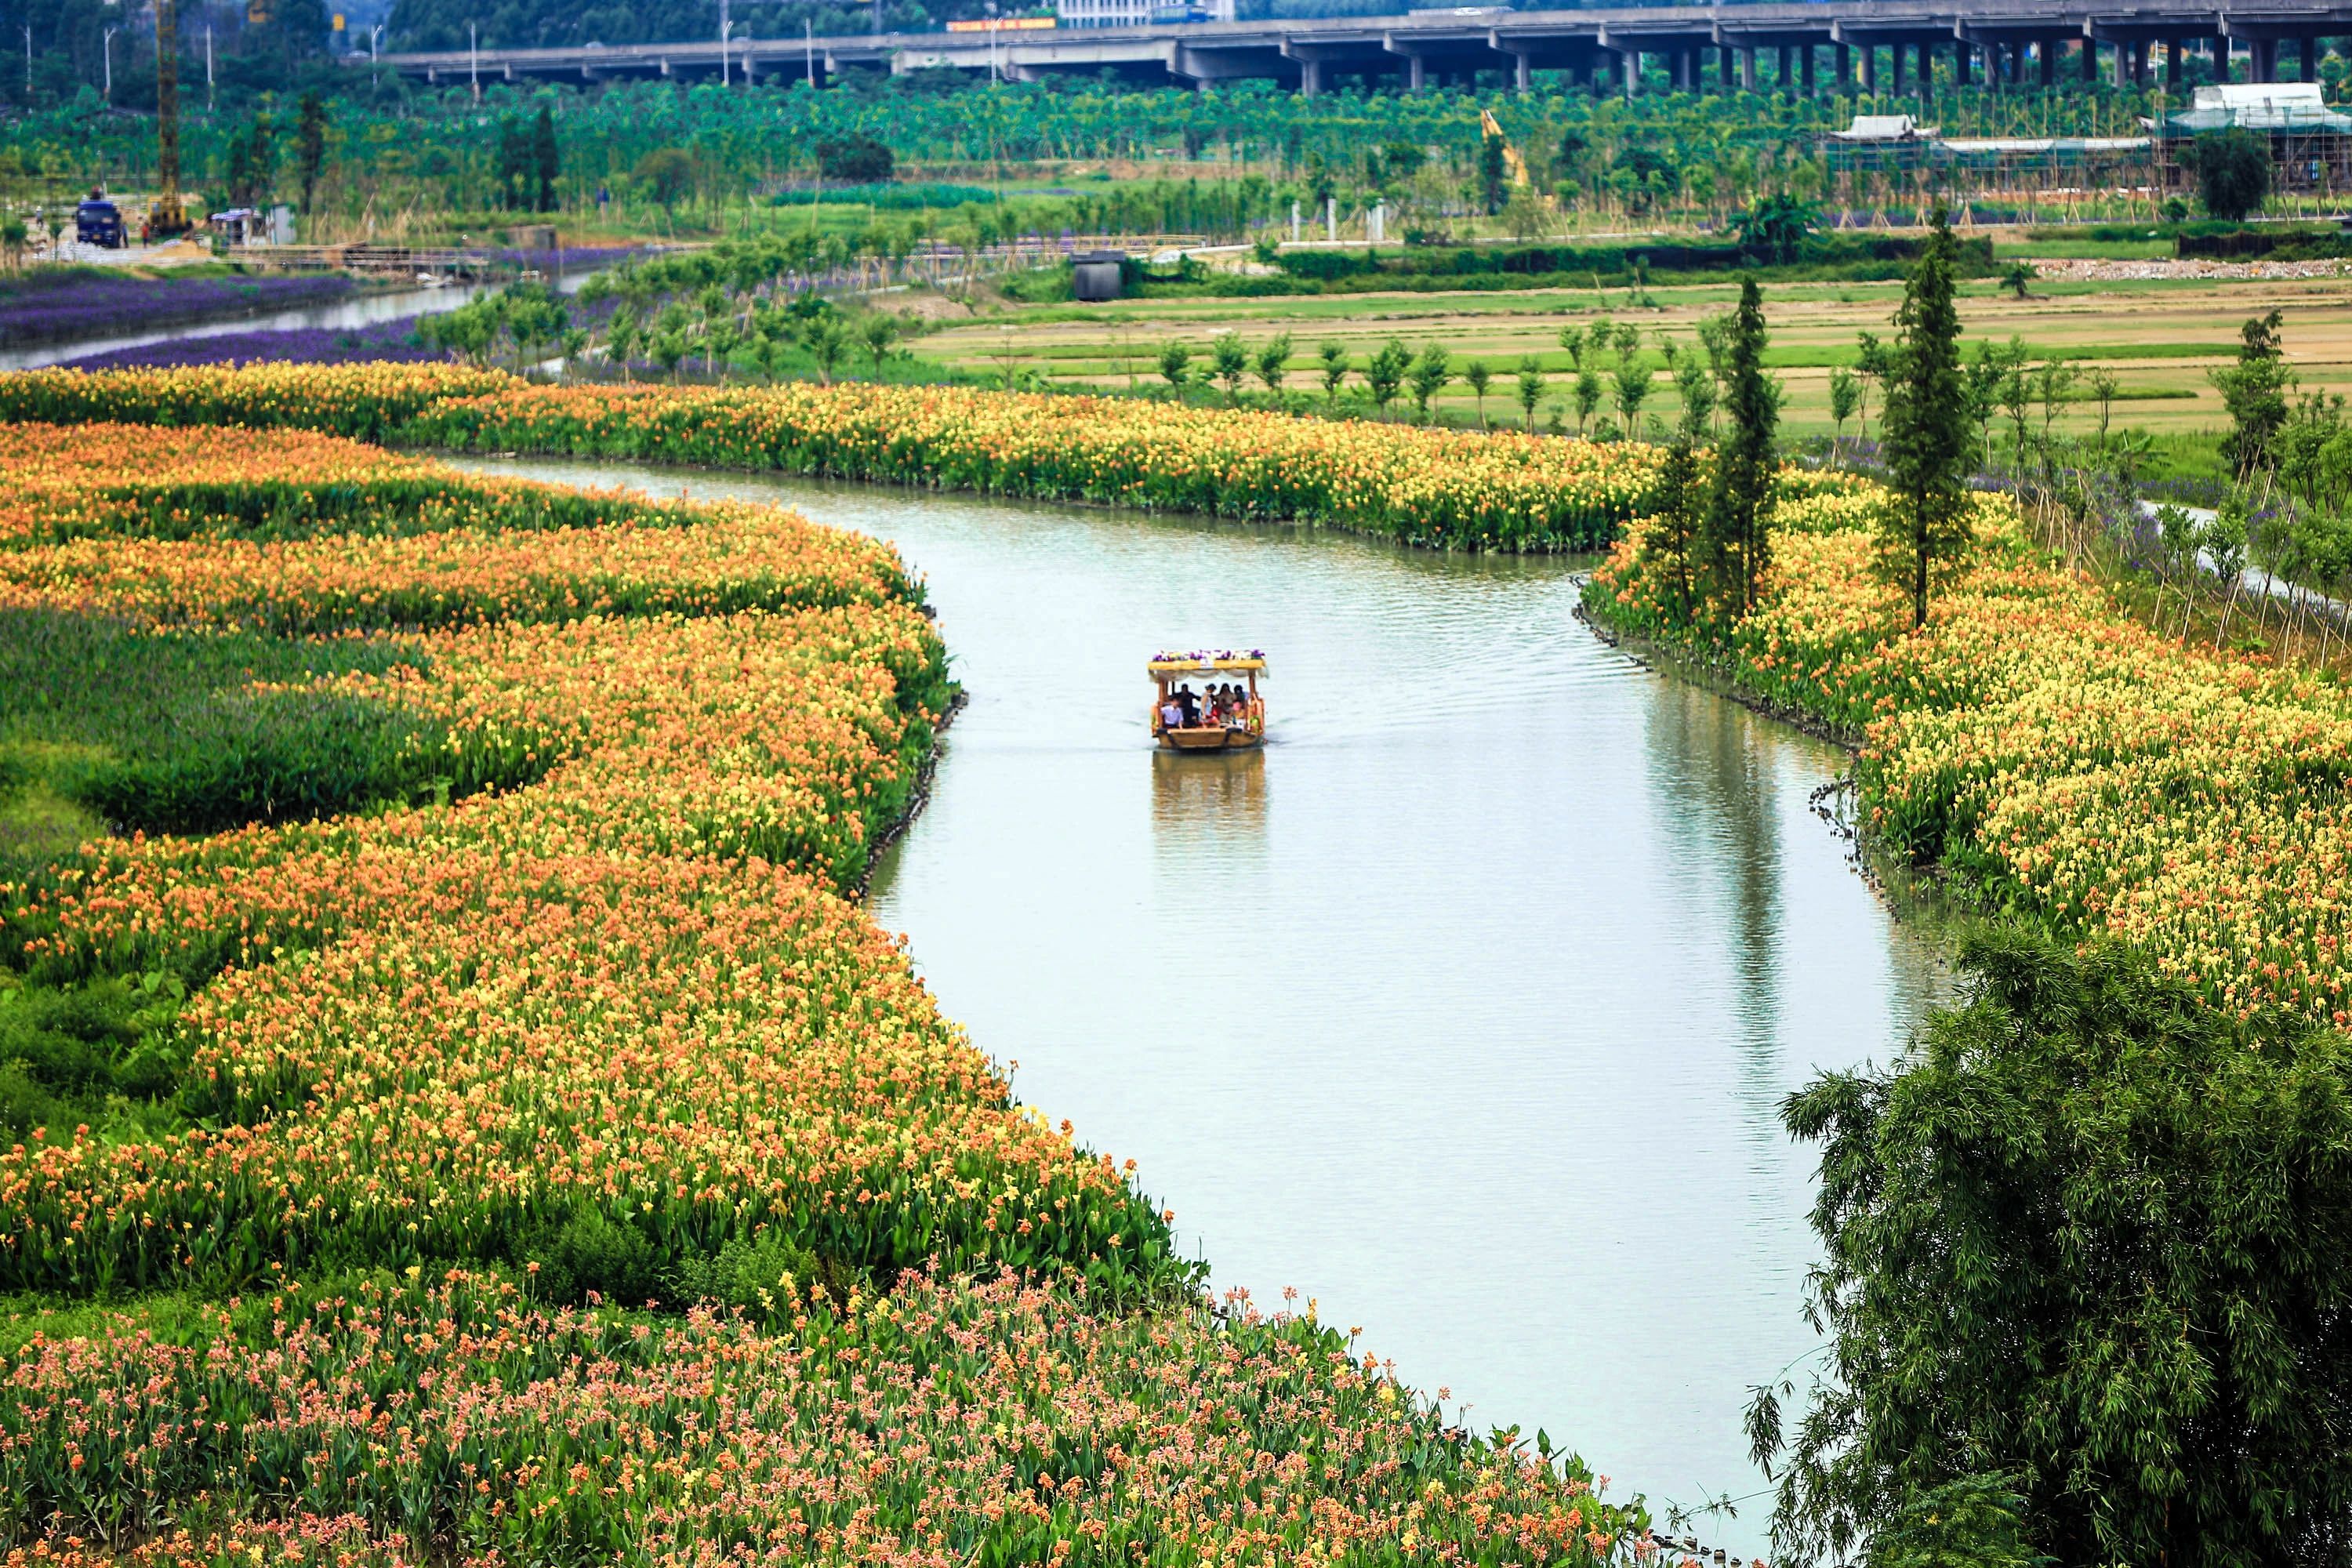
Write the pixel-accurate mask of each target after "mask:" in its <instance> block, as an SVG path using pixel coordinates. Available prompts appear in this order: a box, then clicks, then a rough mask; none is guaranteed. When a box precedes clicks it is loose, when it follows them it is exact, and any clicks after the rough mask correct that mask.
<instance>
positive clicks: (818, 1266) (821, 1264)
mask: <svg viewBox="0 0 2352 1568" xmlns="http://www.w3.org/2000/svg"><path fill="white" fill-rule="evenodd" d="M812 1285H815V1286H820V1287H822V1288H824V1289H825V1290H826V1291H827V1292H828V1293H829V1294H832V1295H835V1296H845V1295H846V1294H847V1292H848V1291H850V1290H851V1289H859V1288H870V1286H871V1279H870V1278H869V1276H868V1275H867V1274H866V1271H865V1270H863V1269H861V1268H855V1267H853V1266H851V1265H848V1264H845V1263H842V1262H840V1261H839V1260H837V1259H830V1258H822V1257H820V1256H818V1255H817V1254H816V1253H815V1252H814V1251H812V1250H811V1249H810V1248H808V1247H803V1246H802V1245H801V1244H799V1243H797V1242H795V1241H793V1240H791V1239H789V1238H788V1237H784V1236H783V1235H782V1233H781V1232H779V1231H777V1230H775V1229H774V1228H772V1227H771V1228H768V1229H765V1230H762V1231H761V1232H760V1234H759V1235H758V1236H757V1237H751V1238H749V1239H747V1238H744V1237H736V1238H734V1239H732V1240H730V1241H729V1242H727V1243H726V1244H725V1245H724V1246H722V1247H719V1251H718V1253H717V1254H716V1255H715V1256H710V1257H691V1258H686V1259H685V1260H683V1261H682V1262H680V1263H679V1264H678V1266H677V1271H676V1274H675V1276H674V1279H673V1281H672V1289H673V1290H674V1291H675V1293H676V1296H677V1300H680V1301H708V1302H709V1303H711V1304H712V1305H714V1306H720V1307H732V1308H738V1309H740V1310H743V1311H745V1312H749V1313H751V1315H753V1316H754V1317H762V1318H764V1317H771V1316H775V1315H778V1314H780V1313H781V1312H782V1308H783V1305H784V1303H785V1301H786V1300H789V1299H790V1298H791V1297H792V1296H793V1295H795V1294H802V1295H804V1294H806V1292H807V1291H808V1289H809V1287H810V1286H812Z"/></svg>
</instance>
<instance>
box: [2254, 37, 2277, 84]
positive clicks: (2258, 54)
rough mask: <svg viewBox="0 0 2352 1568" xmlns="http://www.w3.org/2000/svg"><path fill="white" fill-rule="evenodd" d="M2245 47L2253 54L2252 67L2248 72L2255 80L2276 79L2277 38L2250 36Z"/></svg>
mask: <svg viewBox="0 0 2352 1568" xmlns="http://www.w3.org/2000/svg"><path fill="white" fill-rule="evenodd" d="M2247 47H2248V50H2249V51H2250V52H2251V53H2252V56H2253V70H2252V72H2250V73H2249V74H2251V75H2252V77H2253V79H2255V80H2256V81H2276V80H2278V40H2277V39H2275V38H2252V39H2249V40H2247Z"/></svg>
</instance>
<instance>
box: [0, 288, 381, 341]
mask: <svg viewBox="0 0 2352 1568" xmlns="http://www.w3.org/2000/svg"><path fill="white" fill-rule="evenodd" d="M351 292H352V280H351V279H348V278H343V277H333V276H329V277H316V278H115V277H109V276H107V275H106V274H104V273H98V272H88V271H82V270H79V269H77V270H69V271H38V272H33V273H29V274H27V275H26V277H25V279H23V280H22V281H20V282H14V283H9V284H6V285H5V286H0V347H5V346H9V345H14V344H19V343H40V342H59V341H61V340H68V339H72V338H82V337H108V336H115V335H120V334H123V333H129V332H136V331H144V330H147V329H149V328H152V327H161V326H170V325H173V324H176V323H180V322H193V321H215V320H218V319H220V318H222V317H225V316H241V315H247V314H252V313H255V312H258V311H263V310H291V309H294V308H297V307H299V306H305V305H322V304H331V303H333V302H334V301H336V300H342V299H345V298H347V297H349V296H350V294H351Z"/></svg>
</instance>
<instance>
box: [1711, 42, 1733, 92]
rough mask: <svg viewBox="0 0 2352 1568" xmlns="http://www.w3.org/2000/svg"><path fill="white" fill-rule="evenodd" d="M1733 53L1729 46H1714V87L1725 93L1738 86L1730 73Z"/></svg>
mask: <svg viewBox="0 0 2352 1568" xmlns="http://www.w3.org/2000/svg"><path fill="white" fill-rule="evenodd" d="M1733 53H1734V50H1733V49H1732V47H1731V46H1730V45H1729V44H1717V46H1716V48H1715V80H1716V85H1717V87H1720V88H1721V89H1723V90H1724V91H1726V92H1729V91H1730V90H1731V89H1732V88H1733V87H1734V86H1736V85H1738V84H1737V82H1736V80H1735V79H1734V77H1733V73H1732V68H1731V57H1732V55H1733Z"/></svg>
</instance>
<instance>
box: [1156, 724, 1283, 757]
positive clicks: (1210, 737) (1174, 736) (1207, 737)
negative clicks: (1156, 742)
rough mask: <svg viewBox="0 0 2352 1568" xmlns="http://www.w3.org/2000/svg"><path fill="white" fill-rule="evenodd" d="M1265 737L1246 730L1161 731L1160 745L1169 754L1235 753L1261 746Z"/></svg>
mask: <svg viewBox="0 0 2352 1568" xmlns="http://www.w3.org/2000/svg"><path fill="white" fill-rule="evenodd" d="M1264 743H1265V736H1263V735H1256V734H1253V733H1251V732H1250V731H1247V730H1222V729H1218V730H1212V729H1205V728H1204V729H1199V730H1162V731H1160V744H1161V745H1163V746H1165V747H1167V748H1168V749H1169V750H1170V751H1171V752H1236V751H1240V750H1243V749H1244V748H1245V747H1249V746H1256V745H1262V744H1264Z"/></svg>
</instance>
